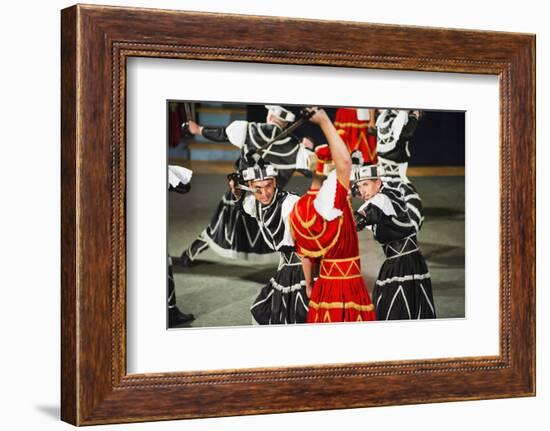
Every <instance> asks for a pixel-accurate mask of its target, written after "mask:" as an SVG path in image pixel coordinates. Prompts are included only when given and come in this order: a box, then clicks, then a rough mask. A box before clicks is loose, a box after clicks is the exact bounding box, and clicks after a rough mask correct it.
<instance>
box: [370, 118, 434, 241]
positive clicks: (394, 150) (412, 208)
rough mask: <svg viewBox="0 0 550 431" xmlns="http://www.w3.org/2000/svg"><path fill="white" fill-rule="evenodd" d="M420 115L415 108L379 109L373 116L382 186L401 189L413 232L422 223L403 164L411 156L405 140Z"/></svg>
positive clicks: (418, 201)
mask: <svg viewBox="0 0 550 431" xmlns="http://www.w3.org/2000/svg"><path fill="white" fill-rule="evenodd" d="M421 117H422V112H421V111H418V110H416V111H407V110H395V109H382V110H380V111H378V118H377V119H376V154H377V156H378V164H379V165H380V166H381V167H382V168H383V169H384V172H385V177H384V178H383V180H384V183H385V186H386V187H387V188H395V189H398V188H399V189H401V190H402V192H403V194H404V196H405V202H406V205H407V211H408V212H409V216H410V218H411V222H412V223H413V224H414V227H415V229H416V231H417V232H418V231H420V228H421V227H422V223H423V222H424V210H423V207H422V200H421V199H420V196H419V195H418V192H417V191H416V188H415V187H414V186H413V184H412V183H411V182H410V180H409V178H408V177H407V167H408V165H409V159H410V158H411V152H410V149H409V141H410V139H411V137H412V135H413V134H414V131H415V130H416V126H417V125H418V122H419V121H420V119H421Z"/></svg>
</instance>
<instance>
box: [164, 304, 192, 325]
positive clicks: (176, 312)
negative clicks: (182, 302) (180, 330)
mask: <svg viewBox="0 0 550 431" xmlns="http://www.w3.org/2000/svg"><path fill="white" fill-rule="evenodd" d="M193 320H195V316H193V315H192V314H191V313H182V312H181V310H180V309H179V308H178V307H172V308H169V309H168V327H169V328H173V327H174V326H178V325H181V324H182V323H186V322H191V321H193Z"/></svg>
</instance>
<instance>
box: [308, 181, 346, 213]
mask: <svg viewBox="0 0 550 431" xmlns="http://www.w3.org/2000/svg"><path fill="white" fill-rule="evenodd" d="M337 181H338V179H337V177H336V171H332V172H331V173H330V174H328V176H327V179H326V180H325V181H324V182H323V185H322V186H321V189H320V190H319V193H317V196H316V197H315V200H314V201H313V206H314V208H315V211H317V212H318V213H319V214H320V215H321V217H323V218H324V219H325V220H327V221H332V220H334V219H335V218H337V217H340V216H341V215H342V210H340V209H338V208H334V202H335V200H336V182H337Z"/></svg>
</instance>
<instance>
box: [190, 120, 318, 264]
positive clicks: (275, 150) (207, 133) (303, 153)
mask: <svg viewBox="0 0 550 431" xmlns="http://www.w3.org/2000/svg"><path fill="white" fill-rule="evenodd" d="M280 132H281V128H280V127H279V126H278V125H276V124H271V123H251V122H247V121H234V122H233V123H231V124H230V125H229V126H227V127H226V128H221V127H204V128H203V130H202V135H203V136H204V137H206V138H207V139H210V140H213V141H217V142H226V141H229V142H231V143H232V144H233V145H235V146H237V147H238V148H240V149H241V154H240V157H239V158H238V159H237V160H236V162H235V167H236V169H237V170H239V171H240V170H242V169H245V168H246V167H248V165H247V163H246V159H245V156H246V154H247V153H249V151H251V150H257V149H259V148H261V147H262V145H263V144H265V143H267V142H270V141H271V140H272V139H273V138H274V137H275V136H276V135H277V134H279V133H280ZM307 151H308V150H306V149H305V147H304V146H303V145H302V144H300V142H299V141H298V140H297V138H295V137H294V136H288V137H286V138H284V139H281V140H277V141H274V142H273V143H272V144H270V145H269V146H268V147H266V148H265V151H263V152H262V153H261V155H262V158H263V159H264V160H265V161H266V162H269V163H270V164H271V165H273V166H274V167H275V168H277V170H278V175H277V187H278V188H279V189H283V188H284V187H285V186H286V185H287V183H288V181H289V180H290V177H291V176H292V174H293V173H294V171H295V170H296V169H297V168H300V169H301V168H305V167H306V164H307V162H306V159H307ZM235 204H236V200H235V198H234V197H233V195H232V194H231V192H229V191H228V192H226V193H225V194H224V195H223V197H222V199H221V200H220V203H219V204H218V207H217V208H216V212H215V213H214V215H213V216H212V219H211V221H210V224H209V225H208V227H207V228H206V229H205V230H204V231H203V232H202V233H201V234H200V236H199V238H198V239H197V240H196V241H195V242H194V243H193V244H192V245H191V246H190V247H189V249H188V250H187V251H186V253H187V255H188V257H189V258H190V259H191V260H194V259H195V258H196V257H197V255H198V254H199V253H201V252H202V251H204V250H205V249H207V248H208V247H210V248H211V249H212V250H213V251H214V252H216V253H217V254H219V255H220V256H222V257H225V258H241V259H251V260H256V261H258V260H263V258H265V257H268V256H269V254H270V253H272V252H273V250H272V248H271V247H270V245H269V244H267V243H266V242H265V240H264V237H263V236H262V235H260V232H259V230H258V226H257V224H256V223H255V222H251V221H250V220H249V219H246V218H243V217H242V213H240V212H239V211H236V207H235Z"/></svg>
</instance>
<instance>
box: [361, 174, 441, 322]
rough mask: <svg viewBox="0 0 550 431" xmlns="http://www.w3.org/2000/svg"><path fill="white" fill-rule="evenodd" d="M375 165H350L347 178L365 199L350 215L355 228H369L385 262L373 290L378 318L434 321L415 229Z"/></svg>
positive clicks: (400, 197)
mask: <svg viewBox="0 0 550 431" xmlns="http://www.w3.org/2000/svg"><path fill="white" fill-rule="evenodd" d="M384 176H385V174H384V172H383V168H381V167H380V166H379V165H366V166H356V167H354V169H353V171H352V180H353V181H354V182H355V184H356V185H357V189H358V191H359V194H360V196H361V198H362V199H363V200H364V201H365V202H364V203H363V205H361V207H360V208H359V209H358V210H357V211H356V214H355V215H356V223H357V230H362V229H364V228H366V227H368V228H370V229H372V232H373V234H374V238H375V239H376V240H377V241H378V242H379V243H380V244H382V249H383V250H384V254H385V256H386V260H385V261H384V263H383V264H382V267H381V268H380V271H379V273H378V279H377V280H376V285H375V288H374V291H373V298H372V299H373V303H374V305H375V312H376V317H377V319H378V320H401V319H430V318H435V317H436V313H435V305H434V301H433V293H432V281H431V276H430V273H429V272H428V267H427V265H426V261H425V260H424V256H423V255H422V252H421V251H420V248H419V247H418V241H417V237H416V233H417V229H416V226H415V224H414V223H413V221H412V220H411V218H410V215H409V214H410V212H409V211H408V210H407V207H406V201H405V199H404V196H403V194H402V193H401V191H400V190H399V189H395V188H391V187H387V186H386V184H385V183H384V182H382V180H381V178H384Z"/></svg>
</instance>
